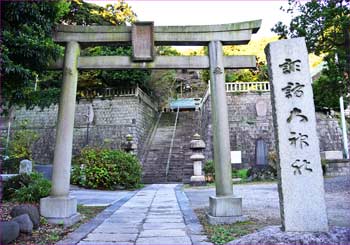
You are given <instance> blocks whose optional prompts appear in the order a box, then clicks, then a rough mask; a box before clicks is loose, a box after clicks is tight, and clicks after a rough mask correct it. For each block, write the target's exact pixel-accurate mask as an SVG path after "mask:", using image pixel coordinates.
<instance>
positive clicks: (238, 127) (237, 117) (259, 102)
mask: <svg viewBox="0 0 350 245" xmlns="http://www.w3.org/2000/svg"><path fill="white" fill-rule="evenodd" d="M210 103H211V102H210V96H209V97H208V99H207V100H206V101H205V103H204V104H203V106H202V110H201V113H202V123H201V134H202V136H203V139H204V140H205V142H206V143H207V148H206V151H205V156H206V159H213V147H212V136H213V130H212V122H211V116H210V115H211V105H210ZM227 104H228V117H229V118H228V119H229V127H230V144H231V150H232V151H242V163H243V166H244V167H247V166H250V165H254V164H255V163H256V159H255V158H256V157H255V150H256V142H257V140H258V139H263V140H264V141H265V142H266V144H267V147H268V151H269V152H273V151H275V137H274V129H273V121H272V107H271V100H270V93H269V92H265V93H256V92H248V93H241V94H239V93H228V94H227ZM316 118H317V132H318V135H319V140H320V150H321V151H331V150H338V151H339V150H340V151H341V150H342V139H341V128H340V126H339V123H338V120H337V119H333V118H327V117H326V116H325V115H324V114H320V113H317V114H316Z"/></svg>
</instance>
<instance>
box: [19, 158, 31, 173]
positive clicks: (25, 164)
mask: <svg viewBox="0 0 350 245" xmlns="http://www.w3.org/2000/svg"><path fill="white" fill-rule="evenodd" d="M31 172H32V161H30V160H28V159H24V160H22V161H21V162H20V163H19V174H30V173H31Z"/></svg>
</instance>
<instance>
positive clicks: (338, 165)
mask: <svg viewBox="0 0 350 245" xmlns="http://www.w3.org/2000/svg"><path fill="white" fill-rule="evenodd" d="M344 175H350V161H349V160H327V165H326V176H329V177H334V176H344Z"/></svg>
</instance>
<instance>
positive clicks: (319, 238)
mask: <svg viewBox="0 0 350 245" xmlns="http://www.w3.org/2000/svg"><path fill="white" fill-rule="evenodd" d="M349 242H350V229H349V228H346V227H332V228H331V229H330V231H329V232H283V231H282V230H281V228H280V227H279V226H268V227H265V228H263V229H261V230H260V231H258V232H255V233H252V234H249V235H246V236H243V237H241V238H239V239H237V240H233V241H231V242H229V243H227V245H229V244H232V245H233V244H348V243H349Z"/></svg>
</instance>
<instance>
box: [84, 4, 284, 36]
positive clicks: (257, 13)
mask: <svg viewBox="0 0 350 245" xmlns="http://www.w3.org/2000/svg"><path fill="white" fill-rule="evenodd" d="M86 2H92V3H95V4H98V5H102V6H104V5H106V4H107V3H112V4H113V2H116V1H91V0H90V1H86ZM126 2H127V3H128V4H129V5H130V6H131V7H132V9H133V10H134V12H135V13H136V14H137V16H138V20H139V21H154V25H158V26H164V25H210V24H226V23H234V22H242V21H249V20H257V19H262V25H261V28H260V30H259V32H258V33H257V34H255V35H253V39H254V38H261V37H265V36H271V35H273V33H272V32H271V31H270V29H271V28H272V27H273V26H274V24H276V23H277V22H278V21H283V22H285V23H289V21H290V16H289V15H287V14H286V13H284V12H283V11H281V10H280V7H281V5H284V6H286V5H287V1H276V0H275V1H250V0H248V1H228V0H226V1H160V0H158V1H145V0H142V1H141V0H138V1H137V0H131V1H129V0H126Z"/></svg>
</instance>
